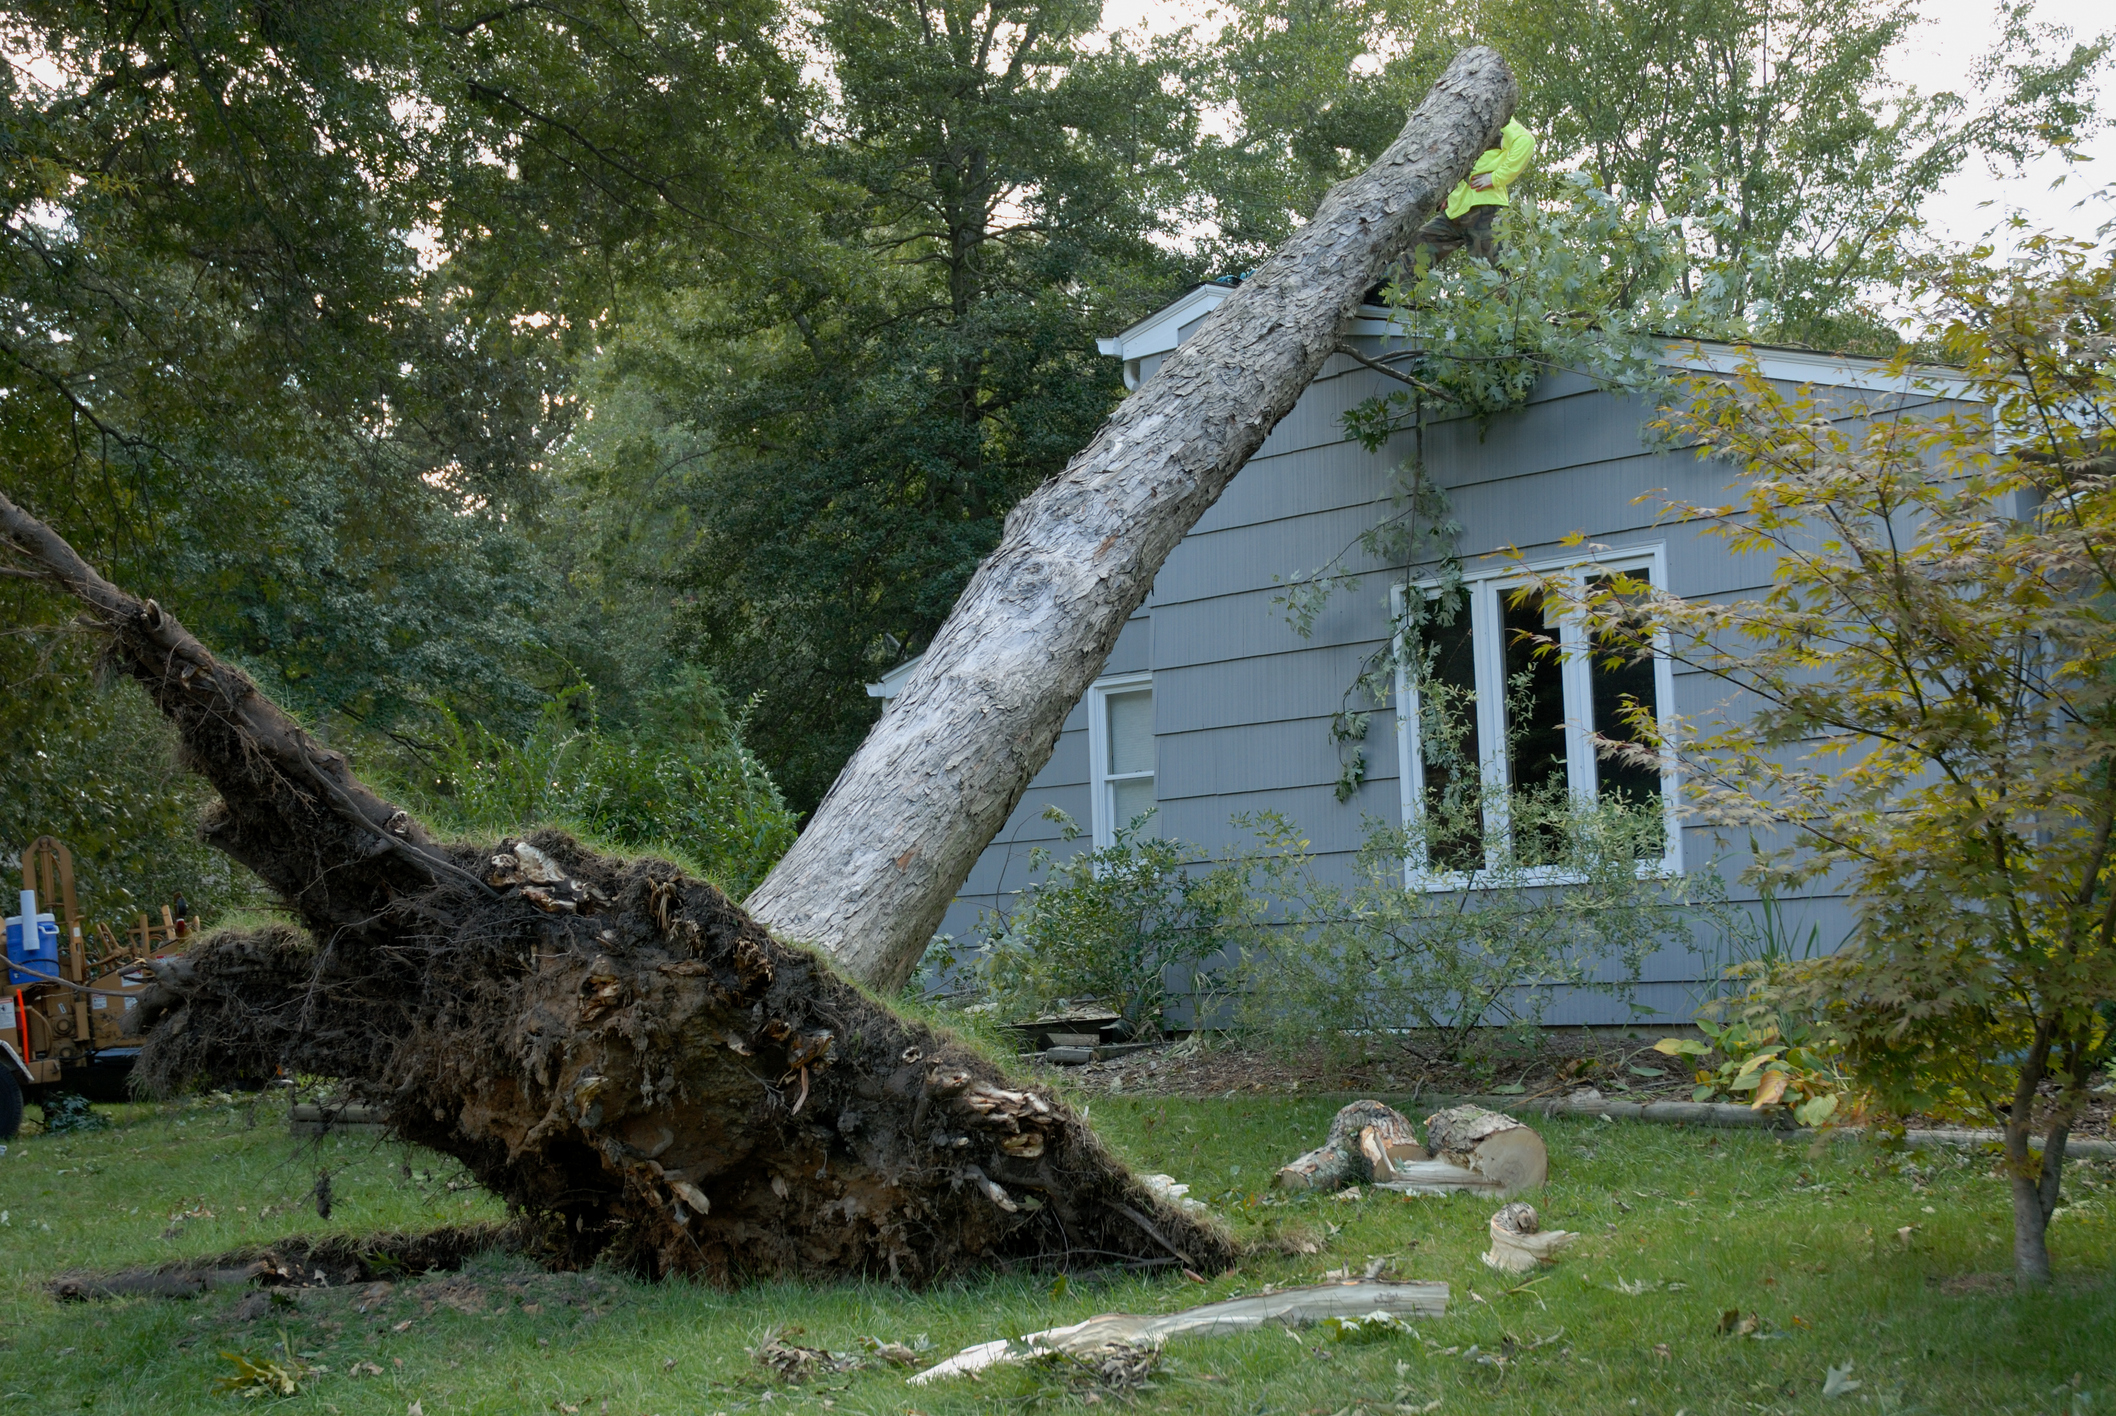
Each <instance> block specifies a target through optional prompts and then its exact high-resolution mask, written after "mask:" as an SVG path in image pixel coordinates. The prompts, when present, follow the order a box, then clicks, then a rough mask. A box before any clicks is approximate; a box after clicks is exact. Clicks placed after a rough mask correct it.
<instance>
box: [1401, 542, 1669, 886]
mask: <svg viewBox="0 0 2116 1416" xmlns="http://www.w3.org/2000/svg"><path fill="white" fill-rule="evenodd" d="M1666 549H1667V548H1666V546H1665V545H1664V544H1661V543H1656V544H1653V545H1650V546H1633V547H1625V548H1624V549H1622V550H1620V551H1619V550H1612V551H1611V552H1610V553H1609V554H1607V555H1603V556H1598V557H1594V558H1591V559H1587V560H1581V559H1579V558H1578V557H1576V556H1568V557H1563V558H1558V559H1552V560H1544V561H1528V562H1525V563H1509V564H1506V565H1501V566H1493V567H1491V568H1489V569H1486V570H1481V571H1475V572H1471V573H1468V574H1465V575H1464V576H1463V588H1464V590H1465V591H1466V592H1467V593H1468V595H1469V604H1468V606H1467V609H1468V612H1469V614H1470V616H1471V619H1470V633H1471V636H1472V637H1471V657H1472V661H1473V664H1474V669H1475V673H1476V686H1477V745H1478V759H1479V767H1480V770H1481V773H1482V776H1483V779H1484V781H1485V783H1486V785H1487V787H1488V788H1491V789H1493V796H1492V798H1488V799H1495V800H1497V801H1499V802H1503V801H1504V800H1505V798H1504V796H1503V795H1500V794H1499V792H1500V791H1501V790H1503V788H1504V787H1505V785H1506V781H1507V774H1508V766H1507V760H1506V734H1505V724H1504V722H1503V718H1502V715H1503V713H1504V707H1505V664H1506V656H1505V649H1506V644H1505V639H1504V638H1503V636H1504V633H1505V631H1504V629H1503V627H1502V624H1501V618H1500V614H1499V610H1500V605H1499V596H1500V595H1501V594H1503V593H1504V592H1506V591H1508V590H1512V589H1516V588H1518V587H1519V586H1521V585H1523V584H1525V583H1526V582H1527V581H1528V579H1529V578H1530V577H1531V576H1534V575H1550V574H1566V575H1569V576H1571V577H1572V578H1573V579H1575V580H1578V579H1580V578H1584V577H1585V576H1587V575H1591V574H1594V573H1596V572H1598V571H1610V572H1621V571H1626V570H1639V569H1644V570H1645V571H1646V572H1647V574H1648V575H1649V576H1650V577H1651V579H1652V581H1653V584H1654V585H1655V586H1658V587H1663V588H1664V587H1666V585H1667V583H1668V577H1667V554H1666ZM1412 584H1413V585H1415V586H1416V587H1417V588H1418V589H1419V590H1420V591H1432V590H1437V589H1439V588H1440V586H1441V582H1440V581H1439V580H1438V579H1437V578H1426V579H1421V580H1417V581H1414V582H1412ZM1404 593H1405V586H1403V585H1402V584H1398V585H1396V586H1395V587H1393V588H1392V590H1391V591H1390V608H1391V609H1392V610H1393V611H1394V616H1395V620H1396V622H1397V623H1399V624H1400V623H1401V622H1402V620H1403V615H1404ZM1558 642H1559V645H1560V646H1561V647H1560V652H1561V654H1562V655H1563V658H1562V660H1561V672H1562V674H1563V682H1564V685H1565V702H1566V703H1567V704H1568V705H1578V704H1589V705H1591V704H1592V702H1593V687H1592V682H1591V679H1590V663H1589V659H1588V656H1587V653H1586V642H1585V637H1584V632H1583V630H1582V627H1581V623H1580V617H1579V616H1578V615H1576V614H1575V615H1567V616H1566V617H1565V619H1564V620H1563V621H1562V623H1561V624H1560V627H1559V634H1558ZM1654 648H1655V654H1654V659H1653V676H1654V678H1653V689H1654V697H1655V698H1656V699H1657V700H1658V701H1659V706H1660V712H1659V723H1660V731H1661V737H1662V740H1663V741H1665V742H1672V741H1673V740H1674V735H1675V729H1676V718H1675V663H1674V660H1673V659H1672V658H1670V657H1669V654H1668V652H1667V644H1666V641H1665V636H1658V635H1657V636H1656V639H1655V645H1654ZM1418 716H1419V715H1418V693H1417V690H1416V689H1415V688H1414V687H1413V686H1412V684H1411V682H1410V676H1409V675H1408V674H1406V673H1405V672H1404V669H1403V666H1402V664H1401V662H1399V663H1398V664H1397V667H1396V760H1397V761H1398V762H1399V763H1400V764H1401V770H1400V771H1399V772H1398V773H1397V781H1398V784H1399V788H1400V793H1401V807H1402V812H1403V815H1402V818H1401V819H1402V820H1403V822H1404V824H1406V825H1409V824H1410V823H1411V822H1412V821H1414V820H1415V819H1417V817H1419V816H1421V815H1423V814H1424V811H1425V755H1424V754H1423V753H1422V752H1421V751H1419V744H1418V740H1417V725H1418ZM1565 748H1566V775H1567V777H1568V778H1569V779H1570V781H1571V784H1572V789H1573V794H1574V796H1575V798H1577V799H1581V800H1584V801H1588V802H1592V801H1593V800H1594V799H1595V795H1596V790H1595V789H1596V783H1597V778H1598V777H1599V775H1600V763H1599V761H1598V760H1597V758H1596V754H1595V751H1594V746H1593V744H1592V743H1591V742H1590V741H1588V734H1587V733H1586V732H1585V731H1583V730H1582V729H1581V727H1580V725H1579V724H1578V723H1577V722H1575V721H1574V720H1572V719H1570V718H1568V719H1567V720H1566V723H1565ZM1679 785H1680V784H1679V782H1678V780H1677V777H1676V773H1675V769H1674V765H1673V763H1672V762H1670V763H1668V764H1667V765H1665V766H1664V767H1663V768H1662V771H1661V793H1660V798H1661V811H1662V816H1663V820H1664V830H1665V839H1666V842H1667V849H1666V853H1665V854H1664V855H1662V857H1661V858H1660V859H1659V860H1657V861H1641V862H1640V863H1639V874H1640V875H1641V876H1642V877H1644V876H1649V875H1661V876H1672V875H1680V874H1682V870H1683V849H1682V818H1681V806H1680V801H1679V798H1678V788H1679ZM1506 829H1507V827H1506V822H1505V820H1504V817H1503V807H1501V806H1494V807H1488V808H1487V809H1486V815H1485V821H1484V830H1485V835H1486V838H1487V839H1491V838H1494V837H1497V836H1499V835H1501V834H1502V833H1504V832H1505V830H1506ZM1421 854H1422V853H1421ZM1485 878H1486V877H1485V875H1484V872H1482V871H1479V872H1475V873H1471V872H1466V871H1459V870H1431V869H1428V868H1427V865H1426V862H1425V861H1424V860H1423V859H1418V858H1407V859H1406V860H1405V861H1404V863H1403V883H1404V887H1405V888H1406V889H1411V890H1433V891H1439V890H1462V889H1467V888H1472V887H1476V886H1480V885H1482V884H1484V883H1485ZM1517 878H1518V879H1519V881H1520V883H1521V884H1522V885H1524V886H1526V885H1563V884H1575V883H1578V877H1577V876H1576V875H1574V874H1572V873H1570V872H1568V871H1565V870H1563V869H1561V868H1559V867H1557V866H1544V867H1539V868H1535V869H1531V870H1527V871H1524V872H1521V874H1520V875H1519V876H1518V877H1517Z"/></svg>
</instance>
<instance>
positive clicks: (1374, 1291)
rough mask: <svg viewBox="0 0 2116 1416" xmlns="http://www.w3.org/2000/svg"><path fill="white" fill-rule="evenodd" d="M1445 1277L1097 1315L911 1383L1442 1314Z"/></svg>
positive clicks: (972, 1352) (986, 1345)
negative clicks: (1103, 1354) (1325, 1323)
mask: <svg viewBox="0 0 2116 1416" xmlns="http://www.w3.org/2000/svg"><path fill="white" fill-rule="evenodd" d="M1447 1296H1448V1289H1447V1285H1446V1284H1445V1283H1440V1282H1435V1281H1429V1280H1427V1281H1419V1282H1415V1283H1394V1282H1389V1281H1387V1280H1383V1279H1363V1278H1355V1279H1347V1280H1344V1281H1342V1282H1338V1283H1317V1284H1312V1285H1310V1286H1308V1287H1305V1288H1287V1289H1283V1290H1281V1291H1280V1292H1277V1293H1259V1294H1257V1295H1255V1296H1253V1297H1249V1298H1230V1299H1228V1300H1227V1301H1225V1302H1223V1303H1207V1304H1205V1305H1204V1306H1202V1307H1197V1308H1186V1309H1185V1310H1183V1311H1182V1312H1180V1313H1156V1314H1137V1313H1103V1314H1100V1315H1098V1316H1096V1317H1092V1318H1089V1319H1087V1320H1086V1321H1084V1322H1077V1323H1074V1324H1072V1325H1071V1326H1070V1327H1059V1328H1050V1329H1047V1330H1046V1331H1043V1332H1032V1333H1030V1334H1029V1335H1028V1336H1027V1337H1023V1338H1018V1339H1001V1340H1000V1341H997V1342H981V1343H979V1344H978V1345H977V1346H975V1347H966V1348H964V1349H963V1350H962V1351H960V1352H958V1353H956V1354H955V1355H954V1356H953V1357H950V1358H949V1359H948V1360H947V1361H945V1362H942V1363H940V1364H939V1365H937V1366H933V1367H928V1368H927V1369H926V1370H925V1371H923V1372H920V1373H918V1374H917V1375H916V1376H914V1377H912V1378H911V1379H910V1380H911V1384H912V1385H913V1386H924V1385H925V1384H926V1383H928V1382H934V1381H938V1380H940V1379H941V1378H942V1377H959V1376H963V1375H966V1374H968V1373H970V1372H980V1371H983V1370H984V1369H985V1368H987V1367H996V1366H999V1365H1001V1364H1003V1363H1008V1362H1025V1361H1028V1360H1029V1359H1030V1358H1032V1357H1036V1356H1039V1355H1041V1354H1043V1353H1046V1352H1069V1353H1074V1354H1082V1353H1088V1352H1095V1351H1099V1350H1101V1349H1103V1348H1107V1347H1114V1346H1117V1345H1118V1344H1123V1345H1126V1346H1132V1347H1144V1346H1153V1347H1158V1346H1159V1345H1161V1344H1162V1343H1164V1342H1166V1341H1168V1339H1170V1338H1172V1337H1192V1336H1207V1337H1216V1336H1221V1335H1224V1334H1226V1333H1234V1332H1252V1331H1254V1330H1255V1329H1257V1328H1260V1327H1265V1326H1268V1325H1270V1324H1272V1323H1280V1324H1283V1325H1285V1326H1287V1327H1298V1326H1300V1325H1302V1324H1304V1323H1316V1322H1321V1321H1322V1320H1323V1319H1324V1318H1364V1317H1370V1316H1372V1315H1374V1314H1377V1313H1386V1314H1388V1315H1390V1316H1392V1317H1404V1318H1440V1317H1445V1316H1447Z"/></svg>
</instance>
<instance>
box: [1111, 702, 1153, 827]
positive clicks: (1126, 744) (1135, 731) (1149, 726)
mask: <svg viewBox="0 0 2116 1416" xmlns="http://www.w3.org/2000/svg"><path fill="white" fill-rule="evenodd" d="M1103 701H1104V702H1106V703H1108V704H1109V770H1110V771H1111V772H1151V771H1153V769H1154V695H1153V690H1152V689H1141V690H1140V691H1139V692H1137V693H1112V694H1110V695H1109V696H1108V697H1107V698H1105V699H1104V700H1103ZM1119 819H1120V820H1123V819H1125V818H1122V817H1120V818H1119Z"/></svg>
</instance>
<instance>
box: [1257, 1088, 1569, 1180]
mask: <svg viewBox="0 0 2116 1416" xmlns="http://www.w3.org/2000/svg"><path fill="white" fill-rule="evenodd" d="M1425 1124H1426V1140H1427V1142H1428V1144H1426V1145H1421V1144H1420V1143H1419V1141H1418V1135H1417V1131H1416V1129H1415V1128H1414V1127H1413V1126H1412V1124H1411V1121H1410V1119H1409V1118H1408V1117H1406V1116H1404V1115H1403V1113H1402V1112H1399V1111H1396V1110H1394V1109H1392V1108H1390V1107H1388V1106H1386V1105H1384V1104H1383V1103H1381V1102H1378V1101H1371V1100H1369V1101H1355V1102H1353V1103H1352V1104H1351V1105H1349V1106H1347V1107H1345V1108H1344V1109H1343V1110H1342V1111H1339V1112H1338V1113H1337V1115H1336V1117H1335V1118H1334V1119H1333V1120H1332V1121H1331V1122H1330V1132H1329V1135H1328V1137H1327V1138H1326V1139H1325V1140H1324V1141H1323V1143H1322V1145H1321V1146H1320V1147H1318V1148H1317V1149H1315V1150H1312V1151H1309V1152H1308V1153H1307V1154H1306V1155H1303V1156H1301V1157H1300V1158H1299V1159H1297V1160H1294V1161H1291V1162H1289V1163H1288V1164H1286V1165H1285V1166H1283V1167H1281V1168H1280V1170H1279V1172H1278V1184H1279V1186H1280V1187H1281V1188H1282V1189H1288V1190H1341V1189H1343V1188H1344V1187H1346V1186H1348V1185H1361V1184H1372V1185H1375V1186H1377V1187H1379V1188H1382V1189H1386V1190H1394V1191H1396V1192H1397V1193H1399V1194H1408V1195H1453V1194H1461V1193H1464V1192H1468V1193H1471V1194H1487V1195H1494V1196H1497V1197H1499V1198H1502V1199H1504V1198H1507V1197H1510V1196H1513V1195H1517V1194H1520V1193H1522V1192H1523V1191H1526V1190H1533V1189H1536V1188H1537V1187H1539V1186H1541V1185H1542V1183H1543V1182H1544V1180H1545V1179H1547V1178H1548V1176H1549V1173H1550V1156H1549V1152H1548V1150H1546V1149H1545V1147H1544V1145H1543V1138H1542V1137H1541V1136H1538V1135H1537V1134H1536V1133H1535V1132H1534V1131H1533V1130H1531V1129H1530V1128H1528V1127H1527V1126H1524V1125H1522V1124H1521V1123H1520V1122H1519V1121H1516V1120H1514V1118H1513V1117H1511V1116H1506V1115H1503V1114H1501V1113H1499V1112H1496V1111H1486V1110H1485V1109H1484V1108H1482V1107H1479V1106H1457V1107H1453V1108H1450V1109H1449V1110H1446V1111H1441V1112H1436V1113H1435V1114H1433V1115H1432V1116H1429V1117H1427V1118H1426V1123H1425Z"/></svg>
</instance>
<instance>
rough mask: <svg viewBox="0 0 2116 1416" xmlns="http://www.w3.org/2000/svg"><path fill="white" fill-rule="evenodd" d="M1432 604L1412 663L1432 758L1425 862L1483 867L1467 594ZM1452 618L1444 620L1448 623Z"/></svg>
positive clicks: (1421, 734) (1422, 746)
mask: <svg viewBox="0 0 2116 1416" xmlns="http://www.w3.org/2000/svg"><path fill="white" fill-rule="evenodd" d="M1455 598H1456V601H1457V603H1455V604H1454V605H1453V606H1452V611H1451V610H1450V606H1448V605H1445V604H1443V603H1442V602H1441V600H1440V599H1439V598H1437V597H1436V598H1435V599H1433V600H1430V601H1428V602H1427V605H1426V622H1425V623H1424V624H1422V625H1420V626H1419V628H1418V634H1419V637H1420V645H1421V649H1420V652H1419V653H1418V655H1417V657H1416V658H1415V659H1414V660H1413V661H1412V664H1411V670H1412V677H1413V680H1414V682H1415V683H1416V685H1417V688H1418V716H1419V721H1418V752H1419V755H1420V756H1421V757H1423V758H1424V759H1425V830H1426V841H1425V851H1426V863H1427V864H1428V866H1430V867H1431V868H1432V869H1434V870H1481V869H1483V868H1484V807H1483V801H1482V793H1481V792H1480V791H1479V790H1478V788H1479V786H1480V784H1481V782H1482V780H1483V778H1482V770H1481V768H1480V766H1479V758H1478V755H1477V663H1476V651H1475V648H1474V641H1473V640H1472V638H1471V635H1470V608H1469V604H1468V601H1467V597H1464V596H1457V597H1455ZM1444 619H1445V620H1449V621H1450V622H1449V623H1442V622H1441V621H1442V620H1444Z"/></svg>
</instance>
